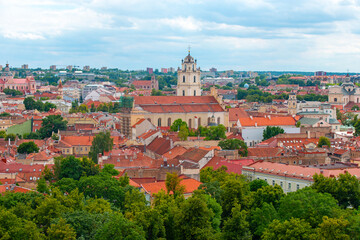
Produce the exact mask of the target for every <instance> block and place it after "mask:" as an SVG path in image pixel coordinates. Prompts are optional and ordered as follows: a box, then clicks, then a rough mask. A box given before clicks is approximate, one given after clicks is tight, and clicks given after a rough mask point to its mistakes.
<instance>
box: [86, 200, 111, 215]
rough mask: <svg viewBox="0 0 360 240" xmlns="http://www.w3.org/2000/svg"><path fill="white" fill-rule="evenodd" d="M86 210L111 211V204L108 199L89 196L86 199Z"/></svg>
mask: <svg viewBox="0 0 360 240" xmlns="http://www.w3.org/2000/svg"><path fill="white" fill-rule="evenodd" d="M85 210H86V211H88V212H89V213H101V214H102V213H106V212H108V213H111V212H112V209H111V205H110V203H109V202H108V201H106V200H105V199H102V198H95V199H94V198H89V199H87V200H86V206H85Z"/></svg>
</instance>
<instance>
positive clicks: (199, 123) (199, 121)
mask: <svg viewBox="0 0 360 240" xmlns="http://www.w3.org/2000/svg"><path fill="white" fill-rule="evenodd" d="M200 126H201V118H198V127H200Z"/></svg>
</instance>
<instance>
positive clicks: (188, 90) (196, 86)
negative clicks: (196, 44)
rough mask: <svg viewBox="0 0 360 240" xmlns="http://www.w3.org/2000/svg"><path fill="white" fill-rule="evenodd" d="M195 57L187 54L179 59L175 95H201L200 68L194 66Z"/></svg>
mask: <svg viewBox="0 0 360 240" xmlns="http://www.w3.org/2000/svg"><path fill="white" fill-rule="evenodd" d="M196 65H197V62H196V59H195V60H194V58H193V57H192V56H191V55H190V49H189V53H188V55H187V56H186V57H185V58H184V59H183V60H182V61H181V68H178V71H177V74H178V82H177V88H176V95H177V96H201V83H200V68H197V67H196Z"/></svg>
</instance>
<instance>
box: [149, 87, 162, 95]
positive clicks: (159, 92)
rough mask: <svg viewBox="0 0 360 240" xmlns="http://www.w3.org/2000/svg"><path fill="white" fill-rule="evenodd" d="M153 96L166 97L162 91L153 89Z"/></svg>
mask: <svg viewBox="0 0 360 240" xmlns="http://www.w3.org/2000/svg"><path fill="white" fill-rule="evenodd" d="M151 96H165V95H164V94H163V93H162V92H161V90H156V89H154V88H153V89H152V90H151Z"/></svg>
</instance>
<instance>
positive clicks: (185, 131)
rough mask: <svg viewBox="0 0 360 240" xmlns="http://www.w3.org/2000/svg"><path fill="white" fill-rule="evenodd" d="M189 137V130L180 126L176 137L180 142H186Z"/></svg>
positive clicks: (184, 126)
mask: <svg viewBox="0 0 360 240" xmlns="http://www.w3.org/2000/svg"><path fill="white" fill-rule="evenodd" d="M188 136H189V129H188V128H187V127H186V125H181V126H180V131H179V133H178V137H179V138H180V140H181V141H186V140H187V138H188Z"/></svg>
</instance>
